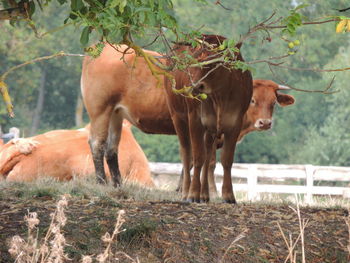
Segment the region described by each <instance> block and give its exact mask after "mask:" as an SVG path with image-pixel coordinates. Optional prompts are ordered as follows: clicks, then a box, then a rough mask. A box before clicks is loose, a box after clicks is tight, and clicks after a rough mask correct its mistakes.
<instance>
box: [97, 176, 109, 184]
mask: <svg viewBox="0 0 350 263" xmlns="http://www.w3.org/2000/svg"><path fill="white" fill-rule="evenodd" d="M97 183H98V184H107V181H106V180H105V179H103V178H101V177H97Z"/></svg>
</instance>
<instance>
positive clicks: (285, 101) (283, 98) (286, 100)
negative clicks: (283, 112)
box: [277, 92, 295, 107]
mask: <svg viewBox="0 0 350 263" xmlns="http://www.w3.org/2000/svg"><path fill="white" fill-rule="evenodd" d="M277 102H278V104H279V105H280V106H282V107H285V106H288V105H292V104H294V102H295V99H294V97H293V96H292V95H288V94H283V93H279V92H277Z"/></svg>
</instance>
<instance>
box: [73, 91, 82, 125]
mask: <svg viewBox="0 0 350 263" xmlns="http://www.w3.org/2000/svg"><path fill="white" fill-rule="evenodd" d="M83 113H84V104H83V99H82V98H81V94H80V92H79V94H78V98H77V106H76V108H75V126H77V127H82V126H83V125H84V121H83Z"/></svg>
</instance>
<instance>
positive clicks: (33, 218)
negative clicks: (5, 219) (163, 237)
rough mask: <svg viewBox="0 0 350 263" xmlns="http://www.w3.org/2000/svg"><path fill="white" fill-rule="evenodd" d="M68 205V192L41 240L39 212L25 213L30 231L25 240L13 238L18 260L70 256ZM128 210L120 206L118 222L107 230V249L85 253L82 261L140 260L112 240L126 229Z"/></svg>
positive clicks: (35, 262) (33, 262)
mask: <svg viewBox="0 0 350 263" xmlns="http://www.w3.org/2000/svg"><path fill="white" fill-rule="evenodd" d="M67 206H68V200H67V196H62V198H61V199H60V200H59V201H58V202H57V205H56V210H55V212H54V213H52V214H51V215H50V216H51V223H50V225H49V228H48V230H47V232H46V234H45V237H44V238H43V239H41V240H39V237H38V225H39V223H40V220H39V218H38V217H37V213H30V212H29V213H28V215H26V216H25V217H24V219H25V221H26V223H27V228H28V235H27V239H26V240H24V239H23V238H22V237H20V236H18V235H16V236H14V237H13V238H12V240H11V243H10V248H9V253H10V254H11V256H12V257H13V258H14V259H15V262H17V263H63V262H66V261H69V260H70V259H69V258H68V256H67V255H66V254H65V252H64V248H65V247H66V246H68V244H67V243H66V239H65V237H64V234H63V231H62V229H63V227H64V226H65V224H66V222H67V218H66V216H65V213H64V211H65V209H66V207H67ZM124 216H125V211H124V210H120V211H119V212H118V217H117V220H116V223H115V226H114V230H113V232H112V234H110V233H108V232H107V233H105V234H104V235H103V236H102V237H101V240H102V242H103V245H104V246H105V248H104V250H103V251H102V252H101V253H100V254H98V255H96V256H94V255H85V256H82V258H81V262H83V263H92V262H94V261H97V262H100V263H112V262H120V260H121V259H126V260H128V261H129V262H132V263H139V260H138V259H137V258H136V259H133V258H132V257H130V256H129V255H128V254H126V253H124V252H122V251H113V249H112V244H113V243H114V244H115V243H116V242H118V240H117V236H118V235H119V234H120V233H121V232H123V231H124V230H123V229H122V225H123V224H124V222H125V219H124Z"/></svg>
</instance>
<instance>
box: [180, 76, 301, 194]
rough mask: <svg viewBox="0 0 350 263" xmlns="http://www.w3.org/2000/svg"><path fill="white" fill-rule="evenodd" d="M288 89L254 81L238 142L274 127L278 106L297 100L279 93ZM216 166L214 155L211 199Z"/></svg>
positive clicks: (218, 140)
mask: <svg viewBox="0 0 350 263" xmlns="http://www.w3.org/2000/svg"><path fill="white" fill-rule="evenodd" d="M288 89H289V88H288V87H285V86H281V85H278V84H276V83H275V82H273V81H272V80H265V79H255V80H253V95H252V99H251V101H250V104H249V107H248V110H247V112H246V113H245V114H244V117H243V125H242V129H241V132H240V134H239V137H238V142H240V141H241V140H242V139H243V137H244V136H245V135H247V134H248V133H250V132H252V131H265V130H268V129H270V128H271V127H272V121H273V118H272V116H273V111H274V108H275V105H276V104H278V105H280V106H282V107H285V106H288V105H292V104H294V102H295V100H294V97H293V96H291V95H288V94H283V93H280V92H278V91H279V90H288ZM222 143H223V138H219V139H217V148H221V147H222ZM215 166H216V154H215V153H214V154H213V155H212V157H211V161H210V165H209V173H208V180H209V192H210V197H215V196H217V189H216V184H215V177H214V170H215ZM182 177H183V176H182V174H181V177H180V180H179V185H178V190H180V189H182Z"/></svg>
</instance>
